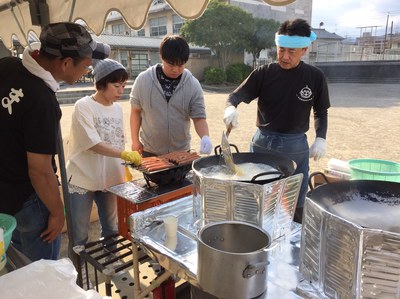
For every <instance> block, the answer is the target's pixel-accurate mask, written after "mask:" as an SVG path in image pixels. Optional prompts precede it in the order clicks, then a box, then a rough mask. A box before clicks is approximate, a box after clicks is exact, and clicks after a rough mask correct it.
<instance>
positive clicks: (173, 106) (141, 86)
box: [130, 65, 206, 155]
mask: <svg viewBox="0 0 400 299" xmlns="http://www.w3.org/2000/svg"><path fill="white" fill-rule="evenodd" d="M156 67H157V66H156V65H154V66H152V67H150V68H148V69H147V70H146V71H143V72H142V73H140V74H139V76H138V77H137V78H136V80H135V82H134V84H133V87H132V91H131V94H130V103H131V105H132V107H138V108H140V109H141V116H142V123H141V131H140V140H141V142H142V144H143V150H144V151H147V152H151V153H153V154H156V155H162V154H166V153H169V152H173V151H180V150H190V119H193V118H206V111H205V104H204V95H203V90H202V88H201V85H200V83H199V81H198V80H197V79H196V78H195V77H194V76H193V75H192V73H191V72H190V71H189V70H187V69H185V70H184V72H183V74H182V78H181V80H180V82H179V84H178V86H177V87H176V89H175V91H174V94H173V95H172V97H171V99H170V100H169V102H167V100H166V99H165V96H164V92H163V90H162V87H161V85H160V82H159V81H158V79H157V75H156Z"/></svg>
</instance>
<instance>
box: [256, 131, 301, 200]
mask: <svg viewBox="0 0 400 299" xmlns="http://www.w3.org/2000/svg"><path fill="white" fill-rule="evenodd" d="M250 152H254V153H271V154H275V155H277V156H280V157H284V158H287V159H290V160H293V161H294V162H296V165H297V167H296V170H295V172H294V174H298V173H302V174H303V175H304V177H303V181H302V184H301V188H300V193H299V199H298V201H297V207H298V208H300V207H303V205H304V201H305V198H306V194H307V190H308V185H307V184H308V171H309V164H308V163H309V148H308V142H307V135H306V134H303V133H302V134H282V133H272V132H266V131H261V130H260V129H258V130H257V131H256V132H255V134H254V136H253V139H252V142H251V143H250Z"/></svg>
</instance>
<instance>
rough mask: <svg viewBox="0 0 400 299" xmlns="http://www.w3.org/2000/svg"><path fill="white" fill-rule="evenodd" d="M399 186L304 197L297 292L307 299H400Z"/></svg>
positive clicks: (343, 188) (355, 186) (321, 190)
mask: <svg viewBox="0 0 400 299" xmlns="http://www.w3.org/2000/svg"><path fill="white" fill-rule="evenodd" d="M399 215H400V183H394V182H386V181H372V180H352V181H340V182H333V183H328V184H324V185H321V186H318V187H317V188H315V189H314V190H313V191H312V192H311V193H309V195H308V197H307V198H306V201H305V205H304V216H303V225H302V232H301V246H300V272H301V274H302V276H303V277H304V280H303V281H302V282H301V283H300V284H299V285H298V286H297V290H298V291H300V292H301V293H302V294H305V295H306V296H305V297H307V298H332V299H333V298H340V299H353V298H370V299H382V298H396V299H400V293H399V285H400V276H399V273H400V251H399V248H400V218H399Z"/></svg>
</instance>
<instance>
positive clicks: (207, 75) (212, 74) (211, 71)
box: [204, 67, 226, 84]
mask: <svg viewBox="0 0 400 299" xmlns="http://www.w3.org/2000/svg"><path fill="white" fill-rule="evenodd" d="M225 81H226V74H225V72H224V70H223V69H221V68H218V67H207V68H205V70H204V82H205V83H206V84H221V83H224V82H225Z"/></svg>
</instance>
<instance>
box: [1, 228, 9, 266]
mask: <svg viewBox="0 0 400 299" xmlns="http://www.w3.org/2000/svg"><path fill="white" fill-rule="evenodd" d="M6 262H7V257H6V250H5V246H4V231H3V229H2V228H1V227H0V270H2V269H3V268H4V266H5V265H6Z"/></svg>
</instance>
